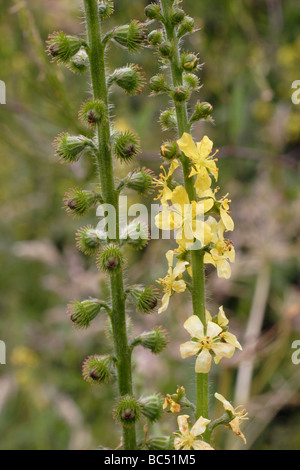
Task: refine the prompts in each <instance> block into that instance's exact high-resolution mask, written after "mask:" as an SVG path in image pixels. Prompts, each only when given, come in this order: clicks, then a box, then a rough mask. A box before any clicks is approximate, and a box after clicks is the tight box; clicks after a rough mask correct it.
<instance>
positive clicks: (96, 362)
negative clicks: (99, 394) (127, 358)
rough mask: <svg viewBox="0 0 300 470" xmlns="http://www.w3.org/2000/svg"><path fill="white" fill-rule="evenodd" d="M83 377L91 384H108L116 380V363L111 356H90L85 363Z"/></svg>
mask: <svg viewBox="0 0 300 470" xmlns="http://www.w3.org/2000/svg"><path fill="white" fill-rule="evenodd" d="M82 375H83V378H84V380H85V381H86V382H88V383H89V384H92V385H94V384H95V385H103V384H107V383H108V382H110V381H111V380H113V379H115V376H116V372H115V361H114V359H113V358H112V357H111V356H110V355H109V354H106V355H104V356H98V355H95V356H90V357H88V358H87V359H86V360H85V362H84V363H83V367H82Z"/></svg>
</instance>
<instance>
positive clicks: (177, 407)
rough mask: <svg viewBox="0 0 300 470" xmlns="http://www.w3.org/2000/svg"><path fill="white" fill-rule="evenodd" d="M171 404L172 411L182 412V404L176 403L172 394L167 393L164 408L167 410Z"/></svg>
mask: <svg viewBox="0 0 300 470" xmlns="http://www.w3.org/2000/svg"><path fill="white" fill-rule="evenodd" d="M169 405H170V411H171V413H179V412H180V408H181V406H180V404H179V403H176V401H174V400H173V399H172V397H171V395H167V396H166V398H165V402H164V405H163V409H164V410H165V409H166V408H168V406H169Z"/></svg>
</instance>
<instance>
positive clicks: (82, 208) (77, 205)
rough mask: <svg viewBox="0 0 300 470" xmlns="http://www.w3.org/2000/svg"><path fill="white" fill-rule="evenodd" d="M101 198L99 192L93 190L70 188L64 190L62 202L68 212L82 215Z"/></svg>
mask: <svg viewBox="0 0 300 470" xmlns="http://www.w3.org/2000/svg"><path fill="white" fill-rule="evenodd" d="M101 199H102V198H101V196H100V194H98V193H95V192H94V191H86V190H84V189H81V188H72V189H70V190H69V191H67V192H66V194H65V197H64V199H63V202H64V208H65V209H66V211H67V213H68V214H71V215H74V216H78V217H82V216H84V215H86V214H87V213H88V211H89V209H91V207H93V206H94V205H95V204H96V203H97V202H100V201H101Z"/></svg>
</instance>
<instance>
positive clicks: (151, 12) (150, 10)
mask: <svg viewBox="0 0 300 470" xmlns="http://www.w3.org/2000/svg"><path fill="white" fill-rule="evenodd" d="M145 15H146V16H147V18H149V19H150V20H158V19H160V18H161V11H160V6H159V5H158V4H157V3H150V5H148V6H146V8H145Z"/></svg>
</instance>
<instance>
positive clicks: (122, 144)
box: [113, 131, 141, 163]
mask: <svg viewBox="0 0 300 470" xmlns="http://www.w3.org/2000/svg"><path fill="white" fill-rule="evenodd" d="M113 152H114V155H115V157H116V158H117V159H118V160H120V161H121V162H125V163H128V162H130V161H131V160H133V159H134V158H135V157H136V156H137V155H138V154H139V153H140V152H141V146H140V142H139V139H138V136H137V135H136V134H134V132H131V131H125V132H120V133H118V134H117V137H116V138H115V141H114V144H113Z"/></svg>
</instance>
